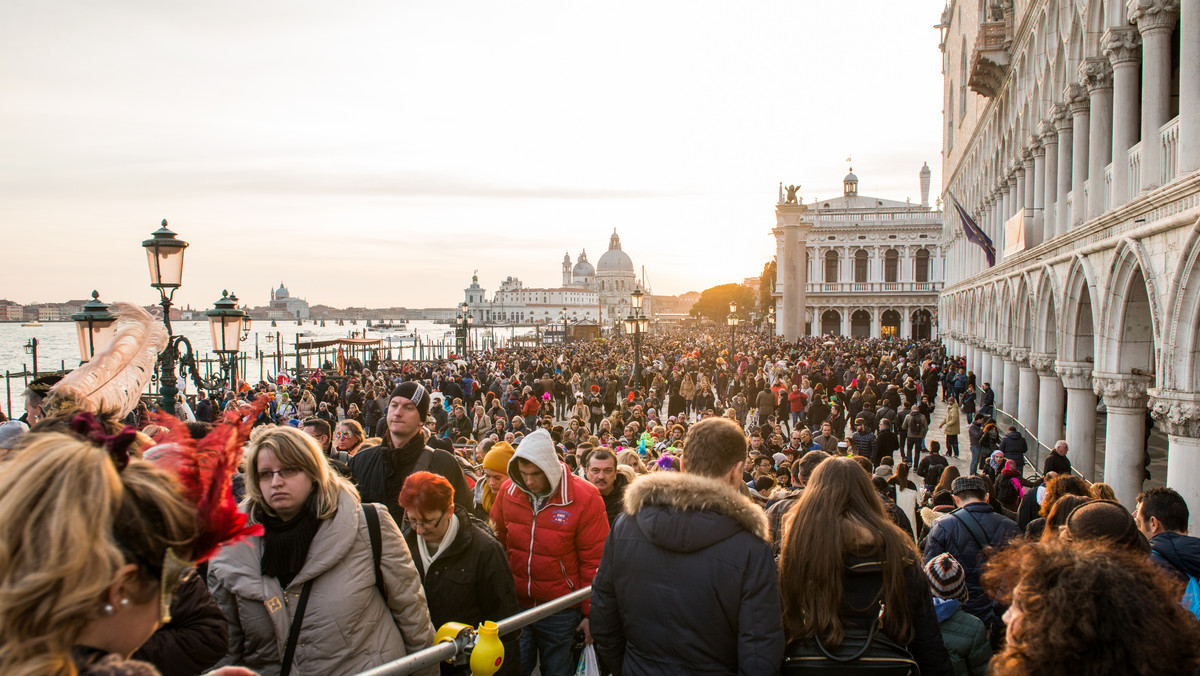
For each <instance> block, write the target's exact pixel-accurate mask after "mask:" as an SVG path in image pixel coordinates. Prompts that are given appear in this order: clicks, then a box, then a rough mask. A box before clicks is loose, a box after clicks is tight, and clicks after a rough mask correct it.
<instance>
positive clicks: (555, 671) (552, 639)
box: [521, 607, 583, 676]
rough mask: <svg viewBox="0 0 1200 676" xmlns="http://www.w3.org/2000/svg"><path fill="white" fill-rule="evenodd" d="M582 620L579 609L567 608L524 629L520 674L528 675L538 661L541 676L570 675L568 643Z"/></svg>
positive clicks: (571, 670)
mask: <svg viewBox="0 0 1200 676" xmlns="http://www.w3.org/2000/svg"><path fill="white" fill-rule="evenodd" d="M521 610H528V608H524V607H522V608H521ZM582 621H583V611H582V610H580V609H579V608H567V609H566V610H560V611H558V612H557V613H554V614H553V615H551V616H550V617H547V618H544V619H541V620H538V621H537V622H534V623H533V624H531V625H529V626H527V627H525V630H524V631H522V632H521V673H522V675H523V676H529V675H530V674H532V673H533V668H534V667H535V666H537V665H538V662H539V659H540V661H541V674H542V676H573V675H574V673H575V665H574V664H572V663H571V641H572V640H574V637H575V630H576V629H578V628H579V623H580V622H582Z"/></svg>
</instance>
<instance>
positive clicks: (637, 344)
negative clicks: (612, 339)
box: [633, 323, 642, 390]
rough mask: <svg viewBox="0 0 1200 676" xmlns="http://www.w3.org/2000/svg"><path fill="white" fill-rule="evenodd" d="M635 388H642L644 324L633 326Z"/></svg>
mask: <svg viewBox="0 0 1200 676" xmlns="http://www.w3.org/2000/svg"><path fill="white" fill-rule="evenodd" d="M633 328H634V330H633V389H634V390H641V389H642V325H641V324H640V323H638V324H637V325H636V326H634V327H633Z"/></svg>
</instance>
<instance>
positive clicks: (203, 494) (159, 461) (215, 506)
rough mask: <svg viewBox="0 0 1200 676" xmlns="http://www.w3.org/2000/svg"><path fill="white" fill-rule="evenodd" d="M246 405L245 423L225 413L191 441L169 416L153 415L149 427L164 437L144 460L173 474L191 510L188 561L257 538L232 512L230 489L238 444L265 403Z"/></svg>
mask: <svg viewBox="0 0 1200 676" xmlns="http://www.w3.org/2000/svg"><path fill="white" fill-rule="evenodd" d="M252 406H253V409H254V410H253V412H252V413H250V414H249V415H248V416H246V418H245V419H243V418H242V416H241V414H240V413H239V412H238V411H226V412H225V413H224V415H223V416H222V418H221V421H220V422H219V423H217V424H216V425H215V426H214V427H213V429H212V431H211V432H209V433H208V435H206V436H205V437H204V438H203V439H198V440H197V439H192V438H191V435H189V434H188V430H187V426H186V425H185V424H184V423H183V422H181V421H180V420H179V419H177V418H175V417H174V416H170V415H167V414H165V413H159V414H157V415H156V416H155V422H157V423H158V424H159V425H162V426H163V427H166V428H167V429H168V430H170V432H169V433H168V434H167V436H166V438H164V439H163V440H162V442H161V443H159V444H157V445H156V446H154V447H152V448H150V449H147V451H146V459H147V460H149V461H150V462H153V463H154V464H156V465H158V466H159V467H161V468H163V469H165V470H167V471H169V472H171V473H172V474H174V475H175V477H176V478H177V479H179V483H180V484H181V485H182V486H183V493H184V495H185V496H186V497H187V499H188V501H189V502H191V503H192V504H194V505H195V506H196V517H197V520H198V522H199V531H198V533H197V534H196V540H195V542H194V543H193V544H192V551H193V552H194V554H193V555H192V559H193V560H194V561H195V562H197V563H200V562H201V561H207V560H208V559H210V558H212V557H213V556H214V555H215V554H216V553H217V552H218V551H219V550H220V549H221V547H223V546H225V545H229V544H233V543H235V542H238V541H240V540H243V539H245V538H248V537H254V536H256V535H262V532H263V531H262V526H261V525H259V524H254V525H252V526H247V525H246V520H247V515H246V514H244V513H242V512H240V511H238V508H237V503H236V502H235V501H234V499H233V491H232V490H231V485H232V481H233V475H234V474H235V473H236V472H237V466H238V463H239V462H241V459H242V444H244V443H245V442H246V440H247V439H248V438H249V437H250V428H251V427H252V426H253V424H254V419H255V418H257V417H258V414H259V413H261V412H262V410H263V408H265V407H266V400H265V399H263V398H260V399H259V400H258V401H255V402H254V404H253V405H252Z"/></svg>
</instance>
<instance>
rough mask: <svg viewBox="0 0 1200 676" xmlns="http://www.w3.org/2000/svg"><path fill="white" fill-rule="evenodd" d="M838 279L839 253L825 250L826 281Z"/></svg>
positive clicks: (831, 281)
mask: <svg viewBox="0 0 1200 676" xmlns="http://www.w3.org/2000/svg"><path fill="white" fill-rule="evenodd" d="M837 280H838V255H837V252H836V251H827V252H825V281H826V283H831V284H832V283H834V282H837Z"/></svg>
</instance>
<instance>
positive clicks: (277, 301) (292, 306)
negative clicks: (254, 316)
mask: <svg viewBox="0 0 1200 676" xmlns="http://www.w3.org/2000/svg"><path fill="white" fill-rule="evenodd" d="M267 308H268V309H267V318H268V319H308V318H309V308H308V301H306V300H304V299H303V298H293V297H292V295H291V294H290V293H288V290H287V287H286V286H284V285H283V282H280V283H279V288H278V289H272V290H271V301H270V304H269V305H268V306H267Z"/></svg>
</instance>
